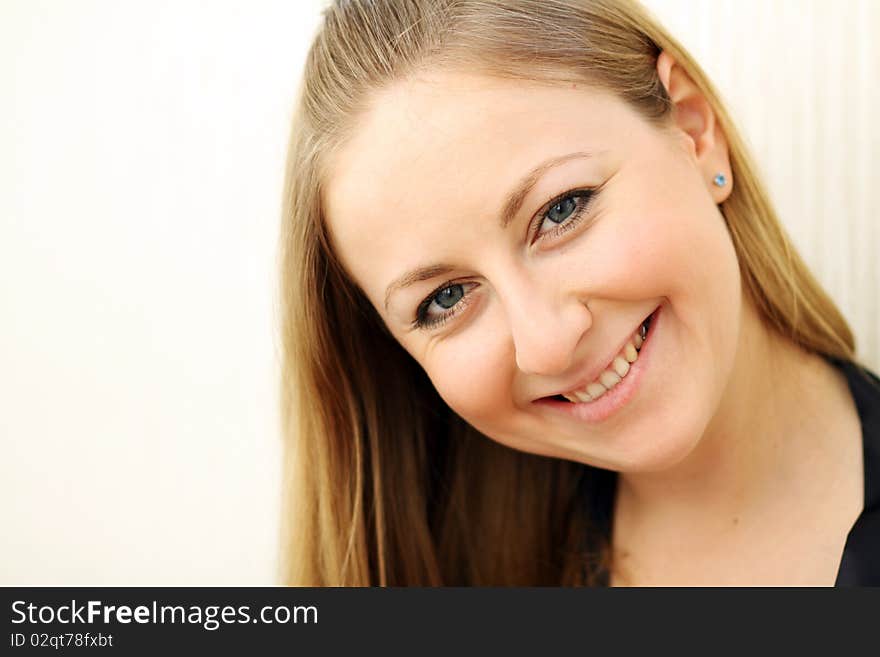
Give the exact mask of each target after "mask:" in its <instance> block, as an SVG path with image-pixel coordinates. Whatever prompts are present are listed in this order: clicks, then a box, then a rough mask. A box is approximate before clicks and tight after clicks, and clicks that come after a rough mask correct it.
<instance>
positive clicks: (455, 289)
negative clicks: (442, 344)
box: [413, 283, 476, 328]
mask: <svg viewBox="0 0 880 657" xmlns="http://www.w3.org/2000/svg"><path fill="white" fill-rule="evenodd" d="M474 285H476V283H453V284H451V285H450V284H449V283H444V284H443V287H441V288H439V289H437V290H435V291H434V292H432V293H431V294H430V296H428V297H427V298H426V299H425V300H424V301H422V303H421V304H419V307H418V310H417V311H416V318H415V321H414V322H413V327H415V328H430V327H433V326H437V325H439V324H442V323H443V322H445V321H446V320H447V319H449V318H450V317H452V316H453V315H454V314H455V313H457V312H458V311H459V310H460V309H461V308H462V307H463V306H464V305H466V304H460V303H459V302H460V301H461V300H462V299H463V298H464V297H465V296H466V295H465V287H466V286H467V287H470V286H474ZM435 304H436V305H437V307H439V308H440V309H441V312H439V313H436V314H431V313H430V312H429V311H430V310H431V307H432V306H434V305H435ZM443 310H446V311H449V312H442V311H443Z"/></svg>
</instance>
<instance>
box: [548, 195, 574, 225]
mask: <svg viewBox="0 0 880 657" xmlns="http://www.w3.org/2000/svg"><path fill="white" fill-rule="evenodd" d="M576 208H577V203H576V202H575V200H574V199H573V198H572V197H570V196H569V197H567V198H564V199H562V200H561V201H559V203H556V204H555V205H554V206H553V207H551V208H550V209H549V210H548V211H547V218H548V219H549V220H550V221H552V222H553V223H554V224H561V223H562V222H563V221H565V220H566V219H568V218H569V217H570V216H571V213H572V212H574V211H575V209H576Z"/></svg>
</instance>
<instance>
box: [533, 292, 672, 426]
mask: <svg viewBox="0 0 880 657" xmlns="http://www.w3.org/2000/svg"><path fill="white" fill-rule="evenodd" d="M663 314H664V313H663V305H660V306H658V307H657V308H656V309H655V310H654V312H653V313H651V315H650V317H651V326H650V327H649V328H648V336H647V339H646V340H645V342H644V344H643V345H642V348H641V349H640V350H639V357H638V359H637V360H636V362H634V363H632V364H631V365H630V371H629V372H628V373H627V375H626V376H625V377H624V378H623V380H621V382H620V383H618V384H617V385H616V386H614V387H613V388H612V389H611V390H609V391H608V392H606V393H605V394H604V395H602V396H601V397H599V399H596V400H594V401H591V402H580V403H577V404H575V403H572V402H568V401H559V400H556V399H552V398H549V397H542V398H541V399H536V400H535V401H534V402H532V403H533V404H535V405H537V406H538V408H540V409H546V410H548V411H550V412H554V413H557V412H558V413H564V414H565V415H567V416H569V417H573V418H575V419H578V420H581V421H583V422H589V423H598V422H602V421H603V420H605V419H606V418H608V417H610V416H611V415H613V414H614V413H615V412H617V411H618V410H619V409H620V408H623V407H624V406H625V405H626V404H627V403H628V402H629V401H630V399H632V398H633V397H634V396H635V394H636V392H638V389H639V384H640V383H641V381H642V377H643V376H644V373H645V371H646V370H647V369H648V366H649V365H650V363H651V357H652V355H653V352H654V344H655V343H656V342H657V337H658V336H659V335H660V334H661V333H662V326H663V323H664V322H663V320H662V316H663ZM627 339H629V338H627ZM624 344H625V343H624ZM615 353H617V352H615ZM600 374H601V372H600ZM597 376H598V375H597ZM594 380H595V377H594V378H592V379H589V381H587V383H589V382H591V381H594ZM587 383H584V387H586V385H587ZM573 389H574V390H582V389H583V388H573Z"/></svg>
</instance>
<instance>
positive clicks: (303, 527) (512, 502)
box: [281, 0, 855, 586]
mask: <svg viewBox="0 0 880 657" xmlns="http://www.w3.org/2000/svg"><path fill="white" fill-rule="evenodd" d="M661 51H666V52H668V53H670V54H671V55H672V56H673V57H674V58H675V60H676V61H677V62H678V63H679V64H680V65H681V66H682V67H683V69H684V70H685V71H686V72H687V73H688V74H689V75H690V77H691V78H692V79H693V80H694V82H695V83H696V85H697V86H698V87H699V89H700V90H701V91H702V92H703V94H704V95H705V97H706V98H707V99H708V101H709V103H710V104H711V106H712V108H713V109H714V111H715V114H716V117H717V120H718V122H719V124H720V127H721V129H722V130H723V131H724V133H725V135H726V137H727V141H728V145H729V155H730V163H731V167H732V178H733V180H734V181H735V183H734V188H733V190H732V193H731V194H730V196H729V198H728V199H727V200H726V201H725V202H724V203H723V205H722V206H721V210H722V213H723V215H724V217H725V220H726V222H727V226H728V228H729V232H730V235H731V238H732V240H733V244H734V247H735V249H736V253H737V256H738V258H739V262H740V269H741V271H742V276H743V279H744V283H745V285H744V288H745V290H746V293H747V294H748V295H749V297H750V298H751V300H752V301H753V302H754V304H755V306H756V307H757V309H758V311H759V312H760V314H761V316H762V318H763V319H764V320H765V321H766V323H767V324H768V325H769V326H771V327H773V328H774V329H775V330H776V331H777V332H778V333H779V334H781V335H783V336H785V337H787V338H788V339H790V340H791V341H793V342H794V343H796V344H798V345H801V346H802V347H804V348H805V349H807V350H809V351H811V352H814V353H818V354H823V355H826V356H829V357H833V358H837V359H840V360H843V361H853V359H854V348H855V346H854V341H853V336H852V333H851V331H850V329H849V327H848V326H847V323H846V321H845V320H844V318H843V316H842V315H841V313H840V312H839V311H838V310H837V308H836V307H835V305H834V303H833V302H832V301H831V300H830V299H829V297H828V296H827V295H826V294H825V293H824V292H823V290H822V289H821V287H820V285H819V284H818V283H817V282H816V280H815V279H814V278H813V276H812V275H811V274H810V272H809V271H808V270H807V267H806V266H805V265H804V263H803V261H802V260H801V259H800V257H799V256H798V255H797V254H796V253H795V250H794V248H793V246H792V244H791V242H790V241H789V239H788V237H787V236H786V234H785V232H784V231H783V228H782V226H781V224H780V222H779V220H778V218H777V216H776V214H775V212H774V210H773V208H772V207H771V204H770V201H769V198H768V196H767V194H766V192H765V190H764V188H763V187H762V184H761V182H760V181H759V179H758V177H757V175H756V173H755V171H756V169H755V167H754V165H753V163H752V162H751V160H750V158H749V155H748V154H747V152H746V148H745V146H744V143H743V141H742V139H741V138H740V137H739V135H738V134H737V131H736V129H735V127H734V126H733V124H732V122H731V120H730V117H729V116H728V114H727V112H726V111H725V109H724V107H723V105H722V103H721V100H720V98H719V96H718V94H717V93H716V91H715V90H714V88H713V87H712V85H711V83H710V82H709V80H708V79H707V77H706V75H705V74H704V73H703V71H702V70H701V69H700V67H699V66H698V65H697V63H696V62H695V61H694V60H693V59H692V58H691V57H690V55H688V53H687V52H685V50H684V49H683V48H682V47H681V46H680V45H679V44H678V43H677V42H676V41H675V40H674V39H673V38H672V37H671V36H670V35H669V34H667V33H666V31H665V30H664V29H663V28H662V27H661V26H660V25H659V24H658V23H657V22H656V21H655V20H654V19H653V18H652V17H650V16H649V15H648V13H647V12H646V11H645V10H644V9H643V8H642V7H641V6H640V5H638V4H637V3H636V2H635V1H633V0H504V1H501V0H396V1H395V0H360V1H358V0H349V1H342V0H340V1H337V2H335V3H334V4H333V5H332V6H331V7H329V8H328V9H327V10H326V11H325V14H324V23H323V26H322V27H321V29H320V31H319V33H318V34H317V36H316V37H315V40H314V43H313V44H312V46H311V49H310V51H309V54H308V58H307V61H306V65H305V73H304V79H303V86H302V89H301V97H300V101H299V105H298V108H297V112H296V116H295V119H294V124H293V133H292V137H291V142H290V147H289V156H288V158H289V159H288V168H287V176H286V187H285V207H284V222H283V231H282V236H281V283H282V284H281V312H282V316H281V321H282V331H283V347H284V354H283V358H284V361H283V383H282V385H283V389H282V392H283V401H282V404H283V408H282V411H283V415H282V418H283V430H284V437H285V463H284V468H285V482H284V487H285V490H284V513H283V528H282V532H283V536H284V543H283V548H282V553H283V560H284V568H285V572H284V580H285V581H286V582H287V583H290V584H298V585H331V586H332V585H376V584H379V585H441V584H442V585H601V584H604V583H607V578H608V573H609V568H610V565H611V564H610V550H609V538H610V537H609V527H610V525H609V521H610V519H609V513H610V500H611V497H610V491H611V490H612V485H613V473H609V472H606V471H603V470H598V469H595V468H591V467H589V466H584V465H582V464H579V463H573V462H568V461H563V460H559V459H549V458H544V457H540V456H535V455H531V454H525V453H521V452H517V451H514V450H511V449H508V448H506V447H502V446H500V445H498V444H496V443H494V442H493V441H491V440H489V439H487V438H486V437H485V436H482V435H480V434H479V433H477V432H476V431H475V430H474V429H472V428H471V427H470V426H469V425H467V424H466V423H464V422H463V421H462V420H461V419H460V418H459V417H458V416H457V415H455V413H453V412H452V411H451V410H450V409H449V408H448V407H447V406H446V405H445V404H444V402H443V401H442V400H441V399H440V397H439V396H438V394H437V393H436V391H435V390H434V389H433V387H432V385H431V384H430V382H429V380H428V378H427V376H426V375H425V373H424V372H423V371H422V369H421V368H420V367H419V366H418V365H417V364H416V363H415V361H414V360H413V359H412V358H411V357H410V356H409V355H408V354H407V353H406V352H405V351H404V350H403V349H402V347H401V346H400V345H399V344H398V343H397V342H396V341H395V340H394V339H393V338H392V337H391V336H390V334H389V333H388V331H387V330H386V328H385V326H384V324H383V322H382V320H381V319H380V317H379V316H378V314H377V312H376V311H375V309H374V308H373V307H372V305H371V304H370V303H369V302H368V301H367V300H366V298H365V296H364V295H363V294H362V293H361V291H360V290H359V289H358V287H357V285H356V284H355V283H354V282H353V281H352V280H351V279H350V277H349V276H347V275H346V273H345V271H344V270H343V268H342V267H341V265H340V263H339V262H338V260H337V259H336V258H335V257H334V254H333V250H332V248H331V243H330V239H329V236H328V234H327V232H326V226H325V222H324V215H323V206H322V184H323V183H324V181H325V180H326V174H327V172H326V171H325V168H326V166H327V156H328V154H330V153H332V152H333V150H334V149H335V148H337V147H338V146H339V145H340V144H341V143H343V142H344V140H345V138H346V136H347V135H348V134H350V131H351V130H352V129H353V128H354V127H355V121H356V119H357V118H358V116H359V114H360V112H362V111H363V110H364V108H365V107H366V104H367V103H368V102H369V100H370V97H371V94H374V93H375V91H376V90H377V89H380V88H381V87H382V86H383V85H387V84H389V83H391V82H394V81H396V80H399V79H401V78H402V77H404V76H407V75H409V74H411V73H413V72H415V71H417V70H418V69H420V68H423V67H459V69H462V68H467V69H468V70H472V71H474V70H476V71H480V72H485V73H487V74H490V75H495V76H503V77H507V78H519V79H532V80H548V81H551V82H553V81H559V80H577V81H584V82H587V83H589V84H592V85H596V86H597V87H599V88H602V89H606V90H610V91H612V92H614V93H615V94H617V95H618V97H620V98H622V99H623V100H624V101H626V102H627V103H629V104H630V105H631V106H632V107H634V108H635V109H637V110H638V111H639V112H640V114H641V115H642V116H643V117H645V119H646V120H648V121H651V122H654V123H656V124H658V125H662V124H664V122H666V121H668V119H669V116H670V110H671V104H670V100H669V97H668V96H667V94H666V90H665V89H664V87H663V85H662V83H661V82H660V80H659V78H658V75H657V72H656V62H657V57H658V55H659V53H660V52H661Z"/></svg>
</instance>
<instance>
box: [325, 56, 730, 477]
mask: <svg viewBox="0 0 880 657" xmlns="http://www.w3.org/2000/svg"><path fill="white" fill-rule="evenodd" d="M698 150H699V149H698V148H697V147H695V141H694V139H693V138H691V137H690V136H688V134H687V133H686V132H685V131H683V130H679V129H676V124H670V127H669V128H668V129H665V130H661V129H659V128H657V127H655V126H652V125H650V124H649V123H647V122H646V121H645V120H644V119H642V118H641V117H640V116H639V115H638V114H636V113H635V111H634V110H632V109H630V108H629V106H628V105H626V104H624V103H623V102H622V101H620V100H618V99H617V98H616V97H614V96H613V95H610V94H608V93H606V92H601V91H597V90H596V89H594V88H590V87H587V86H581V85H573V84H570V83H568V84H563V83H559V84H554V85H551V84H538V83H527V82H522V81H509V80H501V79H495V78H489V77H483V76H478V75H471V74H460V73H451V72H435V73H432V74H430V75H424V76H422V77H419V78H417V79H411V80H407V81H403V82H399V83H397V84H396V85H394V86H392V87H390V88H388V89H386V90H383V91H382V92H381V93H380V94H378V95H376V96H375V97H374V98H373V102H372V104H371V106H370V108H369V110H368V111H367V112H366V113H365V114H364V115H363V116H362V117H361V118H360V119H359V122H358V123H357V125H356V127H355V130H354V132H353V134H352V136H351V138H350V139H349V140H348V141H347V142H346V143H345V144H344V145H343V147H342V148H341V149H340V150H338V151H337V152H336V154H335V156H334V157H333V159H332V160H331V162H330V168H329V170H330V172H331V173H330V176H329V179H328V181H327V186H326V188H325V199H324V200H325V204H326V210H327V221H328V224H329V228H330V232H331V235H332V239H333V242H334V247H335V248H336V249H337V251H338V255H339V257H340V259H341V260H342V263H343V264H344V266H345V267H346V269H347V270H348V271H349V273H350V274H351V275H352V276H353V278H354V280H355V281H356V282H357V284H358V285H359V286H360V287H361V288H362V289H363V291H364V292H365V293H366V295H367V297H368V298H369V299H370V301H371V302H372V303H373V305H374V306H375V308H376V309H377V311H378V312H379V314H380V316H381V317H382V318H383V320H384V321H385V323H386V324H387V326H388V328H389V329H390V331H391V333H392V334H393V335H394V336H395V338H396V339H397V340H398V341H399V342H400V344H401V345H402V346H403V347H404V348H405V349H406V350H407V351H408V352H409V353H410V354H411V355H412V356H413V357H414V358H415V359H416V360H417V361H418V362H419V363H420V364H421V366H422V367H423V368H424V369H425V371H426V372H427V374H428V375H429V377H430V378H431V381H432V382H433V384H434V386H435V387H436V388H437V391H438V392H439V393H440V395H441V396H442V397H443V399H444V400H445V401H446V402H447V403H448V404H449V406H450V407H451V408H452V409H453V410H454V411H456V412H457V413H458V414H459V415H460V416H461V417H462V418H463V419H464V420H466V421H467V422H468V423H470V424H471V425H472V426H473V427H475V428H476V429H477V430H479V431H480V432H482V433H483V434H485V435H486V436H488V437H489V438H492V439H494V440H496V441H498V442H499V443H502V444H505V445H508V446H510V447H512V448H515V449H518V450H522V451H525V452H531V453H535V454H542V455H546V456H554V457H560V458H565V459H570V460H575V461H580V462H583V463H588V464H591V465H595V466H598V467H603V468H608V469H613V470H618V471H624V472H627V471H630V472H635V471H649V470H659V469H663V468H665V467H669V466H671V465H673V464H675V463H677V462H678V461H680V460H681V459H682V458H684V457H685V456H686V455H687V454H688V453H689V452H690V451H691V450H692V449H693V448H694V447H695V446H696V444H697V443H698V441H699V439H700V437H701V436H702V434H703V432H704V431H705V429H706V427H707V425H708V423H709V421H710V420H711V419H712V417H713V414H714V412H715V409H716V408H717V406H718V404H719V401H720V399H721V396H722V393H723V391H724V389H725V385H726V382H727V379H728V376H729V374H730V372H731V369H732V367H733V363H734V356H735V353H736V346H737V338H738V332H739V327H740V314H741V298H742V297H741V288H740V277H739V269H738V266H737V260H736V255H735V252H734V250H733V246H732V243H731V240H730V238H729V236H728V233H727V229H726V227H725V224H724V220H723V218H722V216H721V214H720V212H719V210H718V208H717V206H716V198H713V193H715V192H714V190H713V188H712V186H711V175H709V174H708V173H707V171H706V165H705V163H704V162H701V161H700V158H698V156H697V154H696V153H697V151H698ZM728 171H729V169H728ZM728 185H729V183H728ZM386 304H387V305H386ZM658 308H659V309H660V312H659V314H657V315H655V319H654V320H652V323H651V325H650V326H649V328H648V338H647V341H646V342H645V343H644V344H643V345H642V347H641V350H640V351H639V352H638V354H637V358H636V360H634V361H632V362H630V361H631V360H632V356H633V352H632V350H631V349H628V348H627V347H626V345H627V343H629V342H633V347H635V346H637V343H638V340H637V339H635V338H633V336H634V334H636V333H637V332H638V331H639V327H640V325H641V324H642V322H643V320H645V319H646V318H648V317H649V316H651V314H652V313H653V312H654V311H655V310H657V309H658ZM617 356H619V357H620V359H618V360H617V362H615V359H616V357H617ZM627 356H629V357H627ZM621 360H622V361H624V362H625V363H626V367H624V365H623V363H622V362H621ZM615 365H616V366H617V367H615ZM606 370H607V371H606ZM603 371H604V372H605V373H604V374H603ZM611 372H614V373H615V374H616V375H617V376H618V378H620V381H619V382H615V381H614V376H611V374H610V373H611ZM619 372H625V374H624V376H623V377H622V378H621V377H620V376H619ZM387 374H388V373H380V372H377V377H379V378H380V380H381V376H383V375H387ZM596 384H598V385H600V386H602V388H604V389H605V390H607V392H604V394H601V395H598V393H601V392H602V390H600V389H599V388H597V387H596ZM380 385H381V384H380ZM576 391H580V392H581V394H580V395H578V394H577V392H576ZM561 394H566V395H568V397H569V399H574V400H579V399H585V400H587V401H577V403H574V402H571V401H567V400H563V399H562V398H561V397H558V395H561ZM594 395H595V398H594ZM554 397H555V398H554ZM591 399H592V401H590V400H591Z"/></svg>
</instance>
